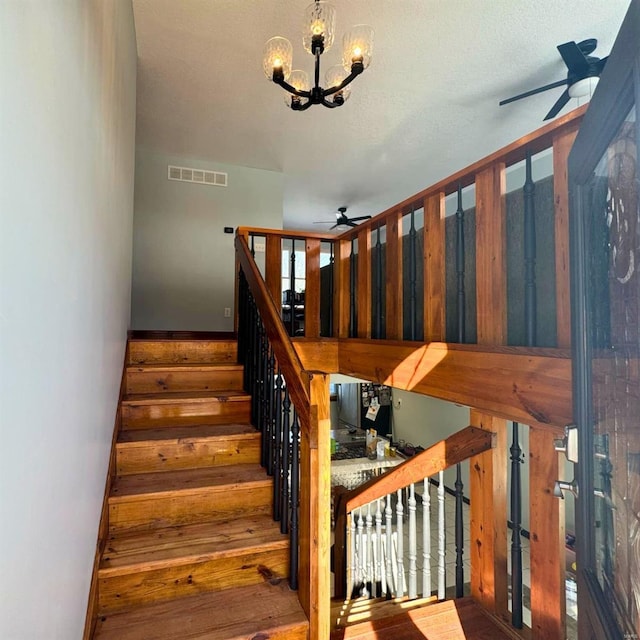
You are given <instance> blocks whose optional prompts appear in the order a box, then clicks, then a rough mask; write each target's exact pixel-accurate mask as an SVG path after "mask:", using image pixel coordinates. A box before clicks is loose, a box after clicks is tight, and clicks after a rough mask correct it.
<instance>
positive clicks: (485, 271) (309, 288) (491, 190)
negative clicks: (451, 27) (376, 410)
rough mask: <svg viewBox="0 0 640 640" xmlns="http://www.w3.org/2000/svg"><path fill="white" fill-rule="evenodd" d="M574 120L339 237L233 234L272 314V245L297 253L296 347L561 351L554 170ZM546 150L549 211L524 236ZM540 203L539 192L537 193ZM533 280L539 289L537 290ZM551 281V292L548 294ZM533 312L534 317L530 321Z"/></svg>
mask: <svg viewBox="0 0 640 640" xmlns="http://www.w3.org/2000/svg"><path fill="white" fill-rule="evenodd" d="M584 111H585V109H584V108H580V109H577V110H575V111H573V112H572V113H570V114H568V115H567V116H564V117H562V118H558V119H556V120H555V121H553V122H552V123H550V124H548V125H546V126H545V127H542V128H541V129H538V130H537V131H535V132H533V133H531V134H529V135H527V136H525V137H523V138H521V139H520V140H517V141H516V142H514V143H513V144H511V145H508V146H507V147H504V148H503V149H501V150H499V151H497V152H496V153H493V154H491V155H490V156H487V157H486V158H484V159H482V160H480V161H479V162H476V163H475V164H473V165H471V166H469V167H467V168H466V169H463V170H462V171H459V172H457V173H455V174H454V175H452V176H449V177H448V178H446V179H444V180H441V181H440V182H438V183H436V184H435V185H433V186H431V187H429V188H427V189H425V190H424V191H421V192H420V193H417V194H415V195H414V196H412V197H410V198H407V199H406V200H404V201H403V202H400V203H399V204H397V205H395V206H394V207H391V208H390V209H388V210H386V211H384V212H383V213H381V214H379V215H376V216H375V217H373V218H372V219H371V220H368V221H366V222H363V223H362V224H360V225H358V227H356V228H354V229H349V230H347V231H346V232H344V233H343V234H341V235H339V236H335V235H332V234H319V233H306V232H296V231H275V230H269V229H254V228H248V227H241V228H240V229H239V230H238V233H239V234H240V235H243V236H244V237H245V238H247V240H248V243H249V245H250V246H251V240H250V238H255V237H260V238H261V244H262V243H264V244H265V245H266V246H265V247H264V251H265V267H264V269H265V274H264V279H265V281H266V283H267V288H268V290H269V292H270V293H271V295H272V297H273V299H274V301H275V302H276V304H278V305H279V304H280V302H279V301H280V300H281V296H282V287H281V282H282V275H283V267H282V241H283V239H285V238H286V239H290V240H294V241H297V242H298V243H299V244H298V246H297V248H296V251H302V247H303V246H304V252H305V256H306V269H305V276H306V284H305V295H304V298H305V300H304V306H305V309H304V311H305V322H304V335H305V336H306V337H308V338H317V337H319V336H320V335H324V336H329V335H330V336H332V337H336V338H364V339H371V338H376V339H387V340H417V341H424V342H443V341H446V342H449V343H452V342H456V343H469V342H471V343H477V344H484V345H494V346H504V345H511V346H546V347H559V348H568V347H570V315H569V308H570V307H569V273H568V250H569V247H568V186H567V173H566V160H567V157H568V153H569V151H570V149H571V145H572V143H573V140H574V138H575V135H576V133H577V130H578V127H579V124H580V122H581V119H582V117H583V114H584ZM549 149H550V150H552V154H553V166H554V167H555V169H554V171H553V178H552V180H553V198H552V199H551V198H549V199H548V201H547V204H548V207H547V208H549V209H553V211H547V212H544V213H545V217H544V219H543V220H538V230H537V231H536V217H537V216H538V217H539V216H540V214H541V212H540V211H538V212H536V208H535V203H536V198H535V191H536V185H535V184H534V182H533V180H532V177H531V176H532V174H531V167H532V162H533V161H532V158H533V157H534V156H535V155H536V154H538V153H540V152H542V151H545V150H549ZM521 162H522V163H524V167H523V175H524V176H525V179H524V184H523V188H522V195H521V196H520V195H517V194H516V196H517V198H518V200H520V199H521V200H522V205H520V204H519V205H518V207H519V208H520V209H522V216H520V214H518V222H517V226H518V228H519V231H518V234H516V236H513V234H512V232H511V231H510V230H509V229H508V228H507V207H506V200H507V198H506V194H505V179H506V178H505V176H506V171H507V169H508V168H509V167H512V166H513V165H515V164H517V163H521ZM469 189H471V190H475V198H473V203H472V204H469V205H467V210H466V211H465V209H464V208H463V201H464V198H463V197H462V196H463V194H465V195H466V192H467V190H469ZM545 193H547V194H550V193H551V190H550V189H549V188H548V187H545ZM516 196H514V197H516ZM449 197H454V198H457V211H456V213H455V216H451V217H450V218H447V220H445V201H446V199H447V198H449ZM511 197H512V196H511V194H510V195H509V198H511ZM541 222H543V223H544V224H549V225H552V226H553V233H549V232H546V231H544V230H543V229H541V224H540V223H541ZM510 224H511V222H510ZM520 227H521V229H520ZM508 235H509V238H508ZM447 236H449V237H448V238H447ZM381 238H382V239H381ZM536 238H537V240H538V242H540V240H541V239H543V240H544V239H545V238H548V239H549V242H550V243H551V245H549V246H547V247H546V250H545V253H544V255H541V254H540V253H538V254H537V253H536ZM321 246H323V247H324V249H323V250H322V251H323V252H324V253H326V252H329V251H330V253H331V257H330V263H331V279H332V282H331V287H330V288H331V298H330V300H329V299H328V298H327V294H326V292H325V293H324V294H323V295H321V291H320V289H321V283H320V280H321V274H320V269H318V265H319V260H320V255H321ZM543 248H544V247H543ZM516 254H518V255H520V259H519V260H516V259H515V257H514V256H515V255H516ZM516 263H517V264H516ZM514 265H515V266H514ZM516 268H517V271H518V273H515V271H516ZM512 272H513V273H512ZM537 272H539V273H540V274H541V275H542V276H543V277H542V278H540V277H538V278H537V277H536V273H537ZM551 273H553V274H554V275H553V276H552V278H553V282H548V281H547V280H548V278H547V276H548V275H549V274H551ZM297 277H300V272H298V276H297ZM508 277H509V282H510V283H515V284H513V285H511V284H510V287H511V288H512V289H513V288H514V287H516V285H517V287H516V290H517V293H514V294H513V300H511V301H509V300H508V295H507V292H508V286H507V285H508V282H507V278H508ZM538 280H542V286H543V287H544V288H543V289H542V290H539V286H538V284H539V283H538ZM291 288H292V289H293V288H295V287H294V286H293V285H291ZM516 298H517V300H516ZM538 306H542V307H543V308H542V309H541V310H540V311H538ZM546 309H549V310H550V313H552V314H553V315H554V316H555V317H554V318H547V322H546V323H545V326H542V327H538V328H537V329H536V319H537V318H538V317H540V316H541V314H542V312H544V311H545V310H546ZM323 313H324V314H330V316H331V320H330V322H326V321H325V322H324V326H325V327H326V326H327V325H330V329H331V331H330V332H326V331H325V332H322V331H321V327H320V322H321V321H320V318H321V316H322V314H323ZM547 325H549V326H547ZM300 333H301V332H300Z"/></svg>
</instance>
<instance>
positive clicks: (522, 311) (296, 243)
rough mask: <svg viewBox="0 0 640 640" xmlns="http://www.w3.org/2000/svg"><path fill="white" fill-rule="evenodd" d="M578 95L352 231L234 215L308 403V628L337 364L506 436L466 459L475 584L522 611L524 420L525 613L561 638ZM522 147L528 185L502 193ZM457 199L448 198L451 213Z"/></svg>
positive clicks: (487, 603)
mask: <svg viewBox="0 0 640 640" xmlns="http://www.w3.org/2000/svg"><path fill="white" fill-rule="evenodd" d="M584 111H585V109H584V108H582V109H578V110H576V111H574V112H572V113H570V114H568V115H567V116H565V117H563V118H558V119H556V120H555V121H554V122H552V123H551V124H549V125H547V126H545V127H543V128H541V129H539V130H537V131H535V132H533V133H531V134H529V135H527V136H525V137H523V138H521V139H520V140H518V141H516V142H515V143H513V144H511V145H509V146H507V147H505V148H503V149H501V150H499V151H497V152H496V153H494V154H492V155H491V156H488V157H487V158H485V159H483V160H481V161H479V162H477V163H475V164H473V165H471V166H470V167H467V168H466V169H464V170H462V171H459V172H457V173H456V174H454V175H453V176H450V177H448V178H446V179H444V180H442V181H440V182H439V183H437V184H435V185H433V186H432V187H429V188H428V189H425V190H424V191H422V192H420V193H418V194H416V195H414V196H412V197H411V198H408V199H406V200H405V201H403V202H401V203H399V204H398V205H396V206H394V207H392V208H390V209H388V210H387V211H385V212H383V213H381V214H380V215H378V216H375V217H374V218H372V219H371V220H369V221H367V222H365V223H363V224H361V225H359V226H358V227H357V228H355V229H352V230H348V231H347V232H345V233H343V234H341V235H338V236H334V235H331V234H318V233H315V234H314V233H307V232H298V231H281V230H271V229H257V228H248V227H241V228H239V229H238V232H237V233H238V238H237V240H236V249H237V253H236V255H237V261H238V263H239V269H240V268H241V269H242V271H243V273H244V275H245V277H246V279H247V281H248V283H249V288H250V290H251V294H252V295H253V297H254V298H255V301H256V303H257V305H258V308H259V309H260V315H261V318H262V322H263V323H264V328H265V331H266V332H267V334H268V338H269V341H270V343H271V345H272V348H273V350H274V353H275V360H276V361H277V364H278V365H279V366H280V367H281V368H282V370H283V372H284V375H285V378H286V379H287V386H289V391H290V393H291V396H292V400H293V402H294V404H296V403H298V404H299V406H300V416H301V418H300V425H301V457H300V462H301V466H302V465H305V468H304V469H301V478H304V480H303V482H306V483H307V485H306V488H305V491H306V493H305V499H304V509H306V515H305V516H304V517H305V518H306V523H307V525H308V527H307V529H306V534H304V535H303V534H302V530H301V539H300V552H301V554H302V556H304V557H305V558H306V559H305V560H304V562H303V561H302V559H301V574H300V575H301V579H300V584H301V591H300V593H301V597H300V599H301V602H302V603H303V606H304V607H305V610H306V611H307V612H308V614H309V615H310V619H312V629H315V630H316V631H317V630H318V629H326V628H325V627H323V626H322V625H325V624H328V618H329V614H328V595H327V594H328V573H326V572H324V569H323V568H324V567H327V566H328V555H327V554H328V547H329V545H328V540H329V524H328V522H327V521H325V520H326V517H325V516H326V513H325V511H326V512H328V499H329V498H328V493H329V487H328V483H327V482H328V480H327V476H328V473H329V471H328V465H329V450H328V433H329V408H328V406H329V394H328V376H327V375H326V374H330V373H335V372H340V373H345V374H349V375H354V376H356V377H360V378H363V379H367V380H372V381H376V382H380V383H384V384H388V385H390V386H392V387H396V388H399V389H407V390H411V391H415V392H418V393H423V394H425V395H430V396H433V397H436V398H441V399H444V400H448V401H450V402H457V403H459V404H464V405H467V406H469V407H471V408H472V410H471V413H470V424H471V425H472V426H473V427H476V428H478V429H482V430H485V431H489V432H491V433H492V434H495V436H494V438H495V442H496V446H495V447H494V448H492V449H490V450H488V451H484V452H482V453H478V454H475V455H473V456H472V458H471V459H470V464H469V468H470V500H471V509H470V514H471V524H470V528H471V540H472V543H471V546H472V549H471V565H472V571H471V576H472V577H471V593H472V596H473V597H474V599H475V600H476V601H477V602H479V603H481V604H482V605H483V606H484V607H485V608H486V609H487V610H488V611H490V612H492V613H494V614H496V615H498V616H500V617H502V618H504V619H505V620H509V621H513V623H514V625H515V626H516V627H518V626H520V625H521V622H519V621H518V616H517V613H516V616H515V617H514V618H512V614H510V613H509V610H508V606H509V592H508V582H509V577H508V572H507V556H508V554H509V553H511V554H512V557H513V558H514V562H515V571H516V572H517V571H518V567H517V564H518V558H519V557H521V555H522V553H521V549H519V540H520V523H519V522H518V521H517V520H519V519H518V518H516V521H515V522H514V524H513V527H514V529H512V531H514V530H515V531H516V533H515V534H513V535H512V541H511V545H509V543H508V531H507V528H506V526H505V523H506V522H507V513H508V509H507V504H508V501H509V499H510V497H511V496H510V488H509V485H508V482H507V466H508V464H509V456H510V455H511V467H512V477H515V478H516V480H517V478H518V477H520V465H521V463H522V459H521V458H522V455H521V453H519V452H520V449H519V445H518V442H517V441H515V444H512V445H511V447H512V448H510V447H509V446H508V444H507V441H508V433H507V421H508V420H511V421H515V422H518V423H521V424H522V425H527V426H528V435H529V458H528V461H529V468H528V475H529V492H530V493H529V503H528V505H524V506H525V507H526V506H528V510H529V520H530V522H531V527H530V528H531V542H530V553H531V583H530V585H531V588H530V599H531V600H530V601H531V611H532V623H531V625H532V626H531V629H532V634H533V637H545V638H553V639H556V638H557V639H560V638H562V637H564V632H565V630H564V621H565V614H564V588H565V585H564V525H563V522H564V515H563V510H562V508H563V507H562V505H561V504H559V502H558V501H557V499H556V498H554V497H553V492H552V487H553V482H554V481H555V480H556V479H557V478H559V477H562V475H563V473H562V471H561V463H560V461H559V457H558V455H557V454H556V453H555V452H554V449H553V439H554V437H557V435H558V433H559V430H560V429H561V428H562V427H563V426H564V424H567V423H569V422H571V421H572V403H571V355H570V346H571V344H570V304H569V272H568V265H569V260H568V250H569V242H568V233H569V225H568V182H567V169H566V167H567V157H568V154H569V151H570V149H571V146H572V143H573V140H574V138H575V135H576V133H577V130H578V128H579V125H580V122H581V119H582V117H583V114H584ZM545 150H550V151H549V153H550V154H552V157H553V175H552V177H550V178H548V179H546V180H544V181H538V182H537V183H536V182H534V180H533V173H534V172H533V170H532V168H533V158H534V156H535V155H536V154H538V153H540V152H542V151H545ZM517 163H523V165H522V167H521V168H522V173H523V186H522V189H521V190H519V191H516V192H515V194H514V192H510V193H509V194H507V193H505V191H506V189H505V180H506V175H507V170H508V169H509V168H510V167H513V166H514V165H515V164H517ZM452 198H453V200H454V208H455V213H454V214H453V215H450V216H445V210H446V206H447V203H448V202H450V200H451V199H452ZM538 198H542V200H543V201H544V206H542V207H541V206H538V207H537V208H536V205H539V204H540V203H539V201H538ZM514 199H515V200H517V202H516V205H513V201H514ZM509 203H511V204H509ZM514 211H515V213H514ZM283 254H286V261H285V260H284V259H283ZM283 283H284V284H283ZM239 302H240V304H241V303H242V300H240V301H239ZM282 345H286V346H284V347H283V346H282ZM285 369H287V370H288V371H285ZM309 372H314V373H311V374H310V373H309ZM316 372H321V373H320V374H318V373H316ZM287 376H289V377H287ZM302 389H306V390H307V391H306V395H305V393H304V392H303V391H302ZM314 390H315V391H314ZM296 396H297V397H296ZM298 404H296V407H298ZM305 404H306V405H307V409H305V408H304V405H305ZM321 424H322V425H324V427H323V428H321V426H320V425H321ZM303 442H305V444H304V446H303V445H302V443H303ZM304 447H306V451H304V452H303V451H302V449H303V448H304ZM302 493H303V492H302V487H301V501H300V505H301V507H302V506H303V500H302ZM516 511H517V510H516ZM516 515H517V514H516ZM323 518H324V519H323ZM303 519H304V518H303V517H302V514H301V524H302V521H303ZM305 526H306V525H305ZM305 535H306V536H307V537H306V538H305ZM509 549H511V551H510V552H509ZM305 563H306V564H305ZM303 566H304V570H303ZM314 572H315V573H314ZM325 573H326V575H325ZM320 574H321V575H320ZM302 576H304V578H303V577H302ZM302 585H305V586H304V587H303V586H302ZM516 591H517V590H516ZM512 592H513V591H512ZM515 597H516V599H518V598H519V594H518V593H515ZM325 598H326V600H325ZM518 606H519V605H518V603H517V602H516V608H518ZM314 620H315V622H314ZM313 633H314V632H312V637H328V635H326V636H324V635H322V634H321V635H320V636H314V635H313Z"/></svg>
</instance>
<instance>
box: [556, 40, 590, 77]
mask: <svg viewBox="0 0 640 640" xmlns="http://www.w3.org/2000/svg"><path fill="white" fill-rule="evenodd" d="M557 49H558V51H559V52H560V55H561V56H562V59H563V60H564V63H565V64H566V65H567V69H569V71H571V72H572V73H575V74H577V75H582V74H583V73H586V72H587V71H588V70H589V61H588V60H587V58H586V56H585V55H584V53H582V51H581V50H580V47H579V46H578V45H577V44H576V43H575V42H574V41H573V40H572V41H571V42H565V43H564V44H559V45H558V47H557Z"/></svg>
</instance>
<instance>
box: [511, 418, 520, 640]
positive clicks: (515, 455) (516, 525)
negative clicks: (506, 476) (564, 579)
mask: <svg viewBox="0 0 640 640" xmlns="http://www.w3.org/2000/svg"><path fill="white" fill-rule="evenodd" d="M510 451H511V624H513V626H514V627H515V628H516V629H522V544H521V541H520V536H521V530H522V493H521V478H520V465H521V464H522V449H521V448H520V442H519V434H518V423H517V422H514V423H513V436H512V442H511V449H510Z"/></svg>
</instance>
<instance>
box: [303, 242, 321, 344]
mask: <svg viewBox="0 0 640 640" xmlns="http://www.w3.org/2000/svg"><path fill="white" fill-rule="evenodd" d="M305 281H306V283H305V293H304V335H305V337H307V338H318V337H320V240H318V239H317V238H308V239H307V241H306V255H305Z"/></svg>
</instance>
